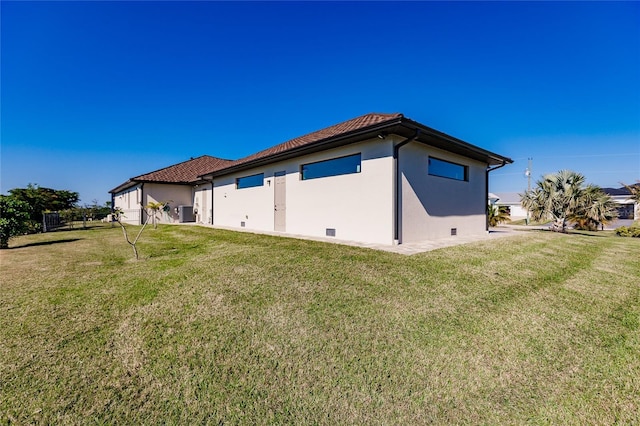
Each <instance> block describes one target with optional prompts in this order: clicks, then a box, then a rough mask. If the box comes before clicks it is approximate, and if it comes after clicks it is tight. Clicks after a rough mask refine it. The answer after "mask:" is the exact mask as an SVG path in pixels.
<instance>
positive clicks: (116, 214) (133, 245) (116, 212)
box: [113, 208, 151, 260]
mask: <svg viewBox="0 0 640 426" xmlns="http://www.w3.org/2000/svg"><path fill="white" fill-rule="evenodd" d="M113 217H114V219H115V220H116V222H118V223H119V224H120V227H121V228H122V233H123V234H124V239H125V241H126V242H127V243H128V244H129V245H130V246H131V248H132V249H133V255H134V256H135V257H136V260H138V258H139V257H138V248H137V247H136V244H137V243H138V239H139V238H140V235H142V231H144V228H145V227H146V226H147V224H148V223H149V219H151V216H150V215H147V220H145V221H144V224H143V225H142V228H140V231H138V235H136V237H135V238H134V239H133V241H131V240H130V239H129V234H128V232H127V228H126V226H124V223H122V218H123V217H124V213H123V211H122V209H119V208H117V209H115V210H114V211H113Z"/></svg>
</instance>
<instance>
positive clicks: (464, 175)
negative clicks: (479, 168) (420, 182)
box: [429, 157, 469, 181]
mask: <svg viewBox="0 0 640 426" xmlns="http://www.w3.org/2000/svg"><path fill="white" fill-rule="evenodd" d="M429 174H430V175H431V176H440V177H444V178H449V179H456V180H465V181H466V180H469V175H468V167H467V166H463V165H461V164H456V163H451V162H449V161H445V160H440V159H438V158H433V157H429Z"/></svg>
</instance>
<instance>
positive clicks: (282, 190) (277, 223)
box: [273, 172, 287, 232]
mask: <svg viewBox="0 0 640 426" xmlns="http://www.w3.org/2000/svg"><path fill="white" fill-rule="evenodd" d="M274 181H275V184H274V197H273V198H274V202H273V209H274V224H273V229H274V230H275V231H279V232H285V231H286V230H287V192H286V183H287V176H286V173H285V172H276V173H275V175H274Z"/></svg>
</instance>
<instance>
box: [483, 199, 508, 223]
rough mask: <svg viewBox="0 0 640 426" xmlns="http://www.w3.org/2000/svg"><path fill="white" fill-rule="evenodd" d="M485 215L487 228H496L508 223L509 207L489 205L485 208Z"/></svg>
mask: <svg viewBox="0 0 640 426" xmlns="http://www.w3.org/2000/svg"><path fill="white" fill-rule="evenodd" d="M487 215H488V218H489V226H498V225H499V224H501V223H502V222H509V221H510V220H511V216H509V207H507V206H496V205H494V204H489V206H488V207H487Z"/></svg>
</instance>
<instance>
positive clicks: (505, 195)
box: [495, 191, 527, 220]
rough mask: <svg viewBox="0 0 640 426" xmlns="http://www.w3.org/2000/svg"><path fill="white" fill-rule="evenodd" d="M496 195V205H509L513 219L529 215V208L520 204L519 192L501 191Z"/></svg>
mask: <svg viewBox="0 0 640 426" xmlns="http://www.w3.org/2000/svg"><path fill="white" fill-rule="evenodd" d="M523 192H524V191H523ZM495 196H496V197H497V198H498V199H497V201H496V202H495V205H496V206H505V207H508V208H509V216H510V217H511V220H519V219H525V218H526V217H527V210H526V209H525V208H524V207H522V204H520V194H519V193H517V192H500V193H498V194H495Z"/></svg>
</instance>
